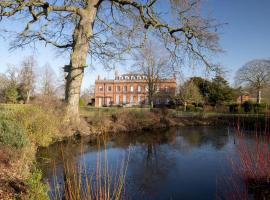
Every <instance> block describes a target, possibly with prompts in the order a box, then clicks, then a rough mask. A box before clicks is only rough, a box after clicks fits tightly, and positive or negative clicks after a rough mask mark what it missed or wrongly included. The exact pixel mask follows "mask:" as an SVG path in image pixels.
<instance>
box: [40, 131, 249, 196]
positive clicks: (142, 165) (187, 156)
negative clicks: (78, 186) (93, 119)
mask: <svg viewBox="0 0 270 200" xmlns="http://www.w3.org/2000/svg"><path fill="white" fill-rule="evenodd" d="M246 140H252V139H251V138H250V137H246ZM104 148H105V147H104V145H101V146H99V145H97V143H96V142H95V141H90V139H89V138H82V140H81V141H77V142H74V141H73V142H62V143H57V144H54V145H51V146H50V147H48V148H43V149H40V150H39V152H38V154H37V158H38V164H39V167H40V168H41V170H42V172H43V176H44V180H47V181H48V182H49V183H50V185H51V187H52V191H51V193H50V195H51V196H52V195H53V191H54V182H55V177H56V176H57V182H58V183H59V184H60V185H61V184H62V185H63V173H62V172H63V163H62V160H63V157H65V159H67V160H70V162H71V161H72V162H75V163H77V164H78V163H82V162H83V163H85V164H86V165H87V166H88V167H87V170H88V173H92V172H93V171H94V170H95V167H96V163H97V159H98V157H97V152H100V151H101V152H104ZM99 149H100V150H99ZM106 156H107V160H108V163H109V164H108V165H109V168H110V169H111V170H112V171H114V172H117V171H118V170H119V166H120V163H121V162H122V161H123V160H125V159H127V158H129V161H128V166H127V172H126V179H125V196H126V199H150V200H152V199H153V200H154V199H155V200H158V199H162V200H163V199H184V200H187V199H196V200H198V199H200V200H203V199H207V200H209V199H219V197H221V193H220V191H223V192H224V191H227V190H228V189H229V187H230V184H225V183H226V182H227V181H226V178H228V177H230V176H231V174H232V167H231V164H230V162H229V160H230V158H234V157H235V156H236V145H235V133H234V130H232V129H229V128H227V127H184V128H177V129H169V130H162V131H152V132H144V133H136V134H120V135H118V136H114V137H111V138H109V139H108V142H107V145H106ZM101 160H102V158H101ZM52 163H54V165H52ZM240 184H241V183H240ZM221 199H222V198H221Z"/></svg>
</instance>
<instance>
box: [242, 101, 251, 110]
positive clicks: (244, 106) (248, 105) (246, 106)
mask: <svg viewBox="0 0 270 200" xmlns="http://www.w3.org/2000/svg"><path fill="white" fill-rule="evenodd" d="M242 107H243V109H244V111H245V112H246V113H248V112H251V111H252V109H253V104H252V102H250V101H245V102H244V103H243V104H242Z"/></svg>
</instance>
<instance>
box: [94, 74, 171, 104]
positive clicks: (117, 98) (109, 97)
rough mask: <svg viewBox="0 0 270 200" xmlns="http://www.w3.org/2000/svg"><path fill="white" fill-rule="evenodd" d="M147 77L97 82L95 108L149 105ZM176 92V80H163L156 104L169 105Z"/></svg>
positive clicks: (119, 77) (123, 77)
mask: <svg viewBox="0 0 270 200" xmlns="http://www.w3.org/2000/svg"><path fill="white" fill-rule="evenodd" d="M147 87H148V84H147V77H146V76H144V75H134V74H126V75H121V76H116V77H115V79H114V80H100V79H99V78H98V80H96V82H95V106H96V107H101V106H110V105H124V106H125V105H126V106H133V105H143V104H145V105H147V104H148V98H147V96H148V92H147ZM175 92H176V79H175V78H172V79H162V80H160V82H159V83H158V84H157V95H156V97H155V99H154V104H167V103H168V102H169V101H170V99H171V98H172V97H174V96H175Z"/></svg>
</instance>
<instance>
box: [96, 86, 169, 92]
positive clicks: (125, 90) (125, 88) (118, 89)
mask: <svg viewBox="0 0 270 200" xmlns="http://www.w3.org/2000/svg"><path fill="white" fill-rule="evenodd" d="M105 88H106V87H105ZM98 90H99V91H100V92H103V91H104V90H103V86H99V88H98ZM111 91H112V86H107V92H111ZM127 91H128V87H127V86H123V92H127ZM129 91H130V92H134V86H132V85H131V86H130V90H129ZM137 91H138V92H142V86H141V85H138V90H137ZM144 91H145V92H148V86H147V85H146V86H145V87H144ZM156 91H157V92H159V87H157V88H156ZM165 91H166V92H168V87H165ZM116 92H121V86H116Z"/></svg>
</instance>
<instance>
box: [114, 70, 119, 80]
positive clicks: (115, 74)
mask: <svg viewBox="0 0 270 200" xmlns="http://www.w3.org/2000/svg"><path fill="white" fill-rule="evenodd" d="M114 76H115V77H114V79H115V80H116V79H117V78H118V76H119V74H118V71H117V70H115V72H114Z"/></svg>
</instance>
